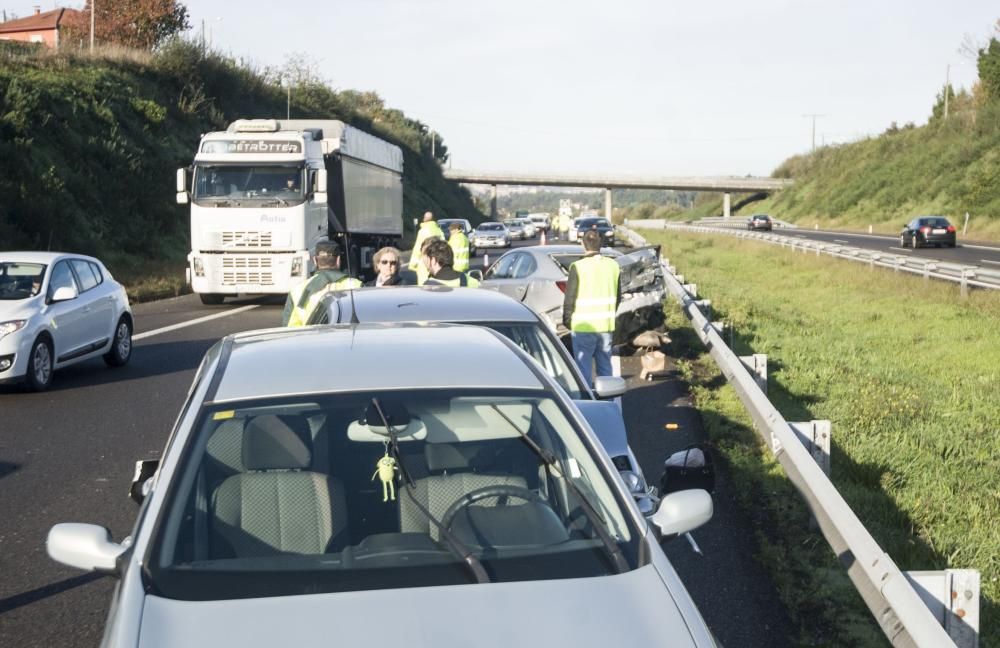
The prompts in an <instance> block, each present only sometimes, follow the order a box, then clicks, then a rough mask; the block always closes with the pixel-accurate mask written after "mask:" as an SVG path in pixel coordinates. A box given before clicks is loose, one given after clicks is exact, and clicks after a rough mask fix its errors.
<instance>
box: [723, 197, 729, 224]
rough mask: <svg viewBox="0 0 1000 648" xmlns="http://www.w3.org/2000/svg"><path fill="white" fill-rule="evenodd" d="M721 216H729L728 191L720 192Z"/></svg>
mask: <svg viewBox="0 0 1000 648" xmlns="http://www.w3.org/2000/svg"><path fill="white" fill-rule="evenodd" d="M722 217H723V218H729V193H728V192H727V193H724V194H722Z"/></svg>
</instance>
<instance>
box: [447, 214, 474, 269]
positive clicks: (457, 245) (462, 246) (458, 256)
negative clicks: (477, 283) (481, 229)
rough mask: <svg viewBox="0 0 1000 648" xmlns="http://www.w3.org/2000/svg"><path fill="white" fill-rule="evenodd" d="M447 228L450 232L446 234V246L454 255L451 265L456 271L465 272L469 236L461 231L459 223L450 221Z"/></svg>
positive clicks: (467, 261) (467, 263)
mask: <svg viewBox="0 0 1000 648" xmlns="http://www.w3.org/2000/svg"><path fill="white" fill-rule="evenodd" d="M448 229H449V230H450V232H451V234H450V236H448V246H449V247H451V252H452V254H454V255H455V263H454V265H452V267H453V268H455V271H456V272H466V271H467V270H468V269H469V237H468V236H466V235H465V232H463V231H462V224H461V223H452V224H451V226H450V227H449V228H448Z"/></svg>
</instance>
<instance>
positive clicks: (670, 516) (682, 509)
mask: <svg viewBox="0 0 1000 648" xmlns="http://www.w3.org/2000/svg"><path fill="white" fill-rule="evenodd" d="M713 512H714V509H713V505H712V496H711V495H709V494H708V491H704V490H700V489H697V490H685V491H678V492H676V493H670V494H669V495H667V496H666V497H664V498H663V499H661V500H660V506H659V508H657V509H656V513H654V514H653V515H652V516H650V517H649V521H650V522H651V523H652V524H653V526H654V527H656V528H657V529H658V530H659V532H660V536H661V538H664V539H666V538H669V537H672V536H676V535H680V534H682V533H687V532H688V531H693V530H695V529H697V528H698V527H700V526H701V525H703V524H705V523H706V522H708V521H709V520H711V519H712V513H713Z"/></svg>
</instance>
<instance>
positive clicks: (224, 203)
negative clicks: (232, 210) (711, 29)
mask: <svg viewBox="0 0 1000 648" xmlns="http://www.w3.org/2000/svg"><path fill="white" fill-rule="evenodd" d="M232 204H233V201H231V200H230V199H228V198H213V199H212V206H213V207H229V206H230V205H232Z"/></svg>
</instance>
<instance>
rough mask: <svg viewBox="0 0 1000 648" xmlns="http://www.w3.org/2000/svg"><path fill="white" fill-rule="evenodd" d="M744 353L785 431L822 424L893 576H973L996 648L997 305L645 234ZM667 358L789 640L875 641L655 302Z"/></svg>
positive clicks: (826, 263) (837, 575) (713, 242)
mask: <svg viewBox="0 0 1000 648" xmlns="http://www.w3.org/2000/svg"><path fill="white" fill-rule="evenodd" d="M648 238H649V240H650V243H659V244H661V245H662V246H663V248H662V249H663V253H664V255H666V256H667V257H669V258H670V259H671V262H672V263H673V264H674V265H676V266H677V267H678V270H679V272H682V273H683V274H684V275H685V277H686V278H687V280H688V281H691V282H694V283H696V284H697V285H698V291H699V294H700V295H701V296H703V297H705V298H709V299H711V300H712V306H713V311H714V317H715V318H716V319H724V320H725V321H726V322H727V323H729V324H731V325H732V327H733V328H732V331H733V333H732V346H733V348H734V350H735V351H736V352H738V353H740V354H742V355H745V354H749V353H751V352H756V353H766V354H768V365H769V369H770V376H769V385H768V388H769V391H768V397H769V398H770V399H771V401H772V403H774V404H775V406H776V407H777V408H778V409H779V411H781V413H782V414H783V415H784V416H785V418H786V419H787V420H789V421H808V420H810V419H830V420H831V421H832V422H833V445H834V447H833V458H832V459H833V461H832V464H833V475H832V477H833V481H834V483H835V484H836V486H837V488H838V489H839V490H840V492H841V494H842V495H843V496H844V498H845V499H846V500H847V502H848V504H849V505H850V506H851V508H852V509H853V510H854V511H855V513H856V514H857V515H858V517H859V518H860V519H861V521H862V522H863V523H864V524H865V526H866V527H867V528H868V530H869V532H871V533H872V535H873V536H874V537H875V539H876V540H877V541H878V542H879V544H880V545H881V546H882V548H883V549H885V550H886V551H887V552H888V553H889V555H890V556H892V558H893V560H894V561H895V562H896V563H897V564H898V565H899V566H900V568H902V569H904V570H921V569H925V570H926V569H943V568H946V567H954V568H975V569H978V570H980V572H981V573H982V601H981V606H980V609H981V614H982V620H981V644H980V645H982V646H1000V622H998V621H1000V620H998V618H997V604H996V602H997V601H998V599H1000V436H998V435H997V432H998V428H1000V344H997V338H996V331H997V330H998V328H1000V294H998V293H995V292H985V291H976V292H973V294H972V295H971V296H970V297H969V298H968V299H962V298H961V297H960V296H959V293H958V287H957V286H954V285H951V284H946V283H943V282H940V283H939V282H925V281H924V280H923V279H922V278H918V277H910V276H904V275H896V274H894V273H892V271H889V270H881V269H869V268H867V267H865V266H856V265H854V264H848V263H844V262H842V261H840V260H837V259H830V258H824V257H819V258H817V257H812V256H805V255H797V254H795V253H793V252H790V251H777V250H774V249H773V248H772V247H770V246H767V245H764V244H759V243H754V242H750V241H740V240H735V239H732V238H730V237H724V236H723V237H706V236H699V235H684V234H675V233H669V234H667V233H659V232H657V233H650V235H649V236H648ZM667 310H668V325H669V326H670V328H671V329H672V330H671V331H670V333H671V337H673V338H674V343H673V345H674V352H675V354H676V355H677V356H678V360H679V365H680V366H681V368H682V370H683V371H685V373H686V374H687V377H688V380H689V381H690V382H691V384H692V390H693V394H694V397H695V399H696V402H697V405H698V407H699V410H700V411H701V413H702V417H703V418H704V422H705V427H706V430H708V434H709V435H710V437H711V438H712V440H713V442H714V443H715V445H716V446H717V447H718V448H719V450H720V452H721V453H722V455H723V459H724V460H725V461H726V462H727V463H728V464H729V465H730V467H731V470H732V473H733V478H734V479H735V480H736V483H737V489H736V491H737V492H738V493H740V497H741V499H742V502H741V503H742V505H743V506H744V508H745V509H746V510H747V512H748V513H749V514H750V516H751V517H752V519H754V520H755V525H756V528H757V533H758V536H759V538H758V539H759V541H760V546H761V547H762V549H761V555H760V558H761V559H762V561H763V562H764V563H765V564H766V565H767V567H768V568H769V569H770V571H771V573H772V574H773V576H774V579H775V582H776V584H777V586H778V589H779V591H780V593H781V596H782V597H783V599H784V602H785V603H786V605H787V606H788V608H789V611H790V613H791V615H792V617H793V618H794V620H795V621H796V623H797V624H798V626H799V627H800V629H801V636H800V638H799V640H800V642H801V643H802V644H804V645H826V644H830V643H831V642H833V643H835V644H836V645H857V646H866V645H873V646H881V645H886V642H885V640H884V639H883V638H882V635H881V632H880V631H879V630H878V628H877V626H876V624H875V622H874V621H873V620H872V619H871V617H870V615H869V614H868V612H867V609H866V608H865V607H864V605H863V603H862V602H861V599H860V597H859V596H858V595H857V594H856V593H855V592H854V588H853V585H852V584H851V583H850V581H849V579H848V578H847V576H846V573H845V572H844V571H843V569H842V568H841V567H840V566H839V565H838V564H837V562H836V560H835V559H834V556H833V555H832V552H831V551H830V549H829V547H828V545H827V544H826V542H825V540H824V539H823V538H822V536H820V535H819V533H818V532H812V531H810V530H809V527H808V512H807V511H806V509H805V506H804V504H803V503H802V502H801V499H800V498H799V497H798V496H797V495H796V494H795V493H794V489H793V487H792V486H791V485H790V484H789V483H788V482H787V480H785V479H784V476H783V474H782V470H781V468H780V466H779V465H778V464H777V462H776V461H774V459H773V458H772V457H771V455H770V452H769V451H767V450H766V449H764V448H762V446H761V444H760V442H759V439H758V437H757V435H756V433H754V432H753V430H752V428H751V422H750V419H749V417H748V416H747V414H746V412H745V411H744V410H743V407H742V405H741V404H740V402H739V401H738V399H737V398H736V395H735V393H734V392H733V390H732V388H731V387H729V385H728V384H727V383H726V382H725V380H724V379H722V378H721V376H720V375H719V372H718V370H717V369H716V368H715V365H714V363H713V361H712V360H711V358H710V357H709V356H708V354H707V353H706V352H704V351H703V349H702V346H701V343H700V342H698V341H697V339H696V338H695V337H694V333H693V332H691V331H690V328H689V324H688V322H687V320H686V319H685V318H684V316H683V315H682V314H681V313H680V311H679V310H678V309H677V308H676V306H673V305H672V306H670V307H668V309H667Z"/></svg>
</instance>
